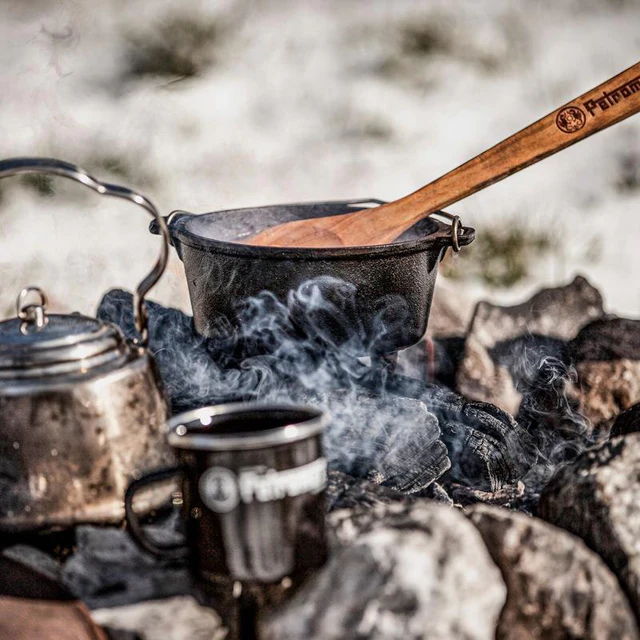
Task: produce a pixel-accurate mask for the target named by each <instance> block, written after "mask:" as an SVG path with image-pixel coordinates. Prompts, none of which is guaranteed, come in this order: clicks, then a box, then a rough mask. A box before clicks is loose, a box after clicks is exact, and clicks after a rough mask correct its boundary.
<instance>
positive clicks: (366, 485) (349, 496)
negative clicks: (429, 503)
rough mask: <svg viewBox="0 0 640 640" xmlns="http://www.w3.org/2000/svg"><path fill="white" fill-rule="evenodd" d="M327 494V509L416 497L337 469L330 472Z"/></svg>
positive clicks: (408, 500)
mask: <svg viewBox="0 0 640 640" xmlns="http://www.w3.org/2000/svg"><path fill="white" fill-rule="evenodd" d="M326 495H327V511H334V510H335V509H351V508H354V507H358V506H367V507H371V506H373V505H375V504H387V503H390V502H411V501H412V500H415V498H412V497H411V496H405V495H404V494H403V493H400V492H399V491H395V490H393V489H388V488H387V487H381V486H379V485H376V484H373V483H372V482H369V481H367V480H363V479H362V478H354V477H353V476H350V475H347V474H346V473H342V472H341V471H335V470H330V471H329V473H328V483H327V493H326Z"/></svg>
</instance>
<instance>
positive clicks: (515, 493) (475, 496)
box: [449, 481, 524, 508]
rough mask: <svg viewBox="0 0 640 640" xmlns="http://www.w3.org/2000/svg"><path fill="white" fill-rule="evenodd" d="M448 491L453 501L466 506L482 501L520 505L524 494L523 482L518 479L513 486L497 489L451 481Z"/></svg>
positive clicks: (500, 504)
mask: <svg viewBox="0 0 640 640" xmlns="http://www.w3.org/2000/svg"><path fill="white" fill-rule="evenodd" d="M449 492H450V493H451V498H452V499H453V500H454V502H455V503H457V504H459V505H462V506H466V505H469V504H475V503H476V502H483V503H485V504H494V505H498V506H501V507H511V508H515V507H516V506H521V504H522V502H523V500H522V498H523V496H524V483H523V482H520V481H518V482H517V483H516V484H515V486H512V487H504V488H502V489H498V491H480V490H479V489H474V488H472V487H465V486H464V485H461V484H457V483H455V482H452V483H450V484H449Z"/></svg>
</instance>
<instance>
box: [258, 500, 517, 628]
mask: <svg viewBox="0 0 640 640" xmlns="http://www.w3.org/2000/svg"><path fill="white" fill-rule="evenodd" d="M357 511H358V510H354V511H353V512H352V511H344V512H334V513H333V514H332V515H331V516H330V523H332V524H334V525H335V526H337V530H336V533H337V537H338V538H339V540H340V541H341V542H342V543H343V544H345V545H346V546H344V547H343V548H342V549H339V550H337V551H336V552H335V553H334V554H333V556H332V558H331V560H330V562H329V564H328V565H327V566H326V567H325V568H324V569H323V571H322V572H321V573H320V574H318V576H316V577H315V578H314V579H313V580H312V581H311V582H310V583H308V584H307V585H306V586H305V587H304V588H303V590H302V591H300V592H299V593H298V594H297V595H296V596H295V597H294V598H293V600H292V601H291V602H290V603H289V604H288V605H286V606H285V607H284V608H283V609H281V610H280V611H279V612H277V613H276V614H275V615H274V616H273V617H272V618H271V619H270V620H269V621H268V624H267V629H266V631H267V632H266V633H265V638H266V639H267V640H275V639H280V638H287V640H311V639H315V638H317V639H322V640H345V639H346V638H367V639H368V640H395V639H397V640H418V639H422V638H429V640H456V639H460V640H462V639H464V640H493V639H494V638H495V629H496V624H497V621H498V616H499V614H500V610H501V609H502V606H503V604H504V601H505V587H504V583H503V581H502V578H501V576H500V572H499V571H498V569H497V567H496V566H495V565H494V564H493V562H492V561H491V558H490V557H489V554H488V553H487V550H486V548H485V546H484V544H483V542H482V538H481V537H480V535H479V534H478V532H477V531H476V529H475V527H474V526H473V525H472V524H471V523H470V522H469V521H468V520H467V519H466V518H465V517H464V516H463V515H462V513H461V512H459V511H457V510H455V509H451V508H449V507H442V506H438V505H434V504H431V503H429V502H426V501H425V502H418V503H415V504H413V505H410V506H407V505H402V504H392V505H375V506H373V507H372V508H370V509H369V508H365V509H364V510H362V512H361V514H360V516H361V517H359V516H358V514H357V513H356V512H357ZM369 512H374V513H373V514H371V513H369Z"/></svg>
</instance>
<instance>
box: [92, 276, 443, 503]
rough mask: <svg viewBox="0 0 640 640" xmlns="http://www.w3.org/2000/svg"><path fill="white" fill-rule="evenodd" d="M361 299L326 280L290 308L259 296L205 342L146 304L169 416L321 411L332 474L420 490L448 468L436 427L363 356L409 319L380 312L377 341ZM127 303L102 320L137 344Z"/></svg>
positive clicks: (112, 307) (172, 313) (183, 319)
mask: <svg viewBox="0 0 640 640" xmlns="http://www.w3.org/2000/svg"><path fill="white" fill-rule="evenodd" d="M355 293H356V290H355V287H354V286H353V285H352V284H349V283H346V282H343V281H341V280H337V279H335V278H332V277H328V276H322V277H318V278H314V279H312V280H309V281H307V282H305V283H304V284H302V285H301V286H300V287H299V288H298V289H297V290H295V291H291V292H290V294H289V296H288V298H287V300H286V301H281V300H279V299H278V298H276V297H275V296H274V295H273V294H272V293H269V292H263V293H261V294H259V295H257V296H254V297H252V298H249V299H248V300H245V301H243V302H241V303H239V304H238V306H237V315H238V323H234V324H232V323H231V322H229V320H228V319H226V318H218V319H217V324H216V326H215V329H216V330H215V332H214V335H213V336H212V337H211V338H209V339H205V338H202V337H200V336H198V335H197V334H196V333H195V332H194V331H193V327H192V319H191V318H190V317H188V316H186V315H185V314H183V313H182V312H180V311H178V310H176V309H166V308H164V307H162V306H160V305H158V304H155V303H153V302H150V303H148V305H149V307H148V308H149V333H150V350H151V352H152V353H153V354H154V356H155V359H156V362H157V364H158V368H159V371H160V373H161V377H162V380H163V383H164V387H165V393H166V395H167V397H168V398H169V400H170V402H171V405H172V409H173V411H174V412H178V411H182V410H186V409H189V408H192V407H195V406H202V405H205V404H217V403H221V402H229V401H247V400H260V401H263V402H272V401H273V402H278V401H284V402H301V403H306V404H311V405H314V406H318V407H322V408H325V409H327V410H328V411H330V413H331V414H332V420H331V424H330V427H329V428H328V430H327V432H326V434H325V438H324V445H325V449H326V453H327V457H328V459H329V466H330V468H334V469H337V470H339V471H343V472H345V473H349V474H351V475H354V476H357V477H366V478H369V479H371V480H373V481H374V482H376V483H378V484H385V485H387V486H390V487H393V488H397V489H400V490H402V491H405V492H410V493H414V492H420V491H423V490H424V489H426V488H427V487H428V486H429V485H430V484H431V483H432V482H433V481H434V480H435V479H437V478H438V477H440V476H441V475H442V474H443V473H444V472H445V471H446V470H447V468H448V467H449V460H448V457H447V449H446V447H445V445H444V443H443V442H442V441H441V439H440V429H439V426H438V422H437V420H436V418H435V417H434V416H433V415H432V414H431V413H429V412H428V411H427V409H426V407H425V405H424V404H423V403H422V402H420V401H419V400H415V399H411V398H401V397H397V396H394V395H391V394H389V393H386V392H384V389H383V385H382V381H383V379H384V375H383V374H381V371H380V370H379V369H378V368H377V367H372V366H371V363H370V359H371V358H367V357H366V354H371V353H372V351H371V349H372V348H374V346H375V343H376V337H379V336H381V335H385V333H386V332H387V331H390V330H393V328H394V326H395V324H394V323H395V322H403V321H404V318H403V316H402V314H398V313H396V312H397V309H398V308H399V307H398V306H397V305H396V306H395V307H393V309H394V311H395V312H394V313H393V314H392V318H393V320H392V321H391V323H390V321H389V314H388V313H386V312H381V314H380V317H379V318H378V319H377V320H376V322H375V323H374V327H375V331H374V338H373V339H371V338H370V337H369V336H368V334H367V332H365V330H364V328H363V326H362V324H361V323H360V321H359V318H358V314H357V312H356V299H355ZM131 305H132V299H131V295H130V294H128V293H126V292H123V291H119V290H115V291H111V292H109V293H107V294H106V295H105V297H104V298H103V300H102V302H101V304H100V307H99V310H98V317H100V318H101V319H103V320H108V321H111V322H115V323H116V324H118V325H119V326H120V327H122V328H123V330H124V332H125V334H126V335H127V336H128V337H133V335H135V332H134V326H133V315H132V307H131ZM363 355H364V356H365V357H363ZM372 388H373V389H374V390H375V393H372V392H371V391H370V390H368V389H372Z"/></svg>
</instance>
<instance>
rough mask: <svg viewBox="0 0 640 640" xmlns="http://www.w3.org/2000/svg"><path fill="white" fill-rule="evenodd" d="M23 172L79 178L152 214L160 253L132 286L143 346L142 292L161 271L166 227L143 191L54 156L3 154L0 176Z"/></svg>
mask: <svg viewBox="0 0 640 640" xmlns="http://www.w3.org/2000/svg"><path fill="white" fill-rule="evenodd" d="M23 173H44V174H53V175H58V176H62V177H63V178H69V179H70V180H75V181H76V182H80V183H81V184H83V185H85V186H86V187H89V189H93V191H96V192H97V193H99V194H100V195H104V196H112V197H114V198H121V199H123V200H129V201H130V202H133V203H134V204H137V205H138V206H140V207H142V208H143V209H146V210H147V211H148V212H149V213H150V214H151V216H152V217H153V218H154V220H155V222H156V224H157V225H158V229H159V230H160V234H161V235H162V240H163V242H162V246H161V247H160V255H159V256H158V258H157V259H156V261H155V262H154V264H153V267H152V268H151V271H149V273H147V275H146V276H145V277H144V278H143V279H142V281H141V282H140V283H139V284H138V286H137V287H136V290H135V294H134V298H133V308H134V318H135V324H136V329H137V331H138V333H139V334H140V337H139V338H137V339H136V340H135V343H136V344H137V345H139V346H141V347H146V346H147V345H148V343H149V327H148V314H147V308H146V305H145V304H144V300H145V296H146V295H147V293H149V291H150V290H151V289H152V288H153V287H154V286H155V284H156V283H157V282H158V280H159V279H160V277H161V276H162V274H163V273H164V270H165V268H166V266H167V261H168V259H169V230H168V229H167V225H166V224H165V221H164V219H163V218H162V216H161V215H160V213H159V212H158V210H157V209H156V207H155V206H154V205H153V203H152V202H151V201H150V200H148V199H147V198H145V197H144V196H143V195H140V194H139V193H136V192H135V191H132V190H131V189H128V188H127V187H122V186H120V185H116V184H109V183H107V182H101V181H100V180H97V179H96V178H94V177H93V176H91V175H90V174H89V173H87V172H86V171H85V170H84V169H82V168H80V167H78V166H76V165H75V164H71V163H70V162H64V161H62V160H57V159H55V158H29V157H23V158H7V159H6V160H0V178H7V177H9V176H16V175H20V174H23Z"/></svg>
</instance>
